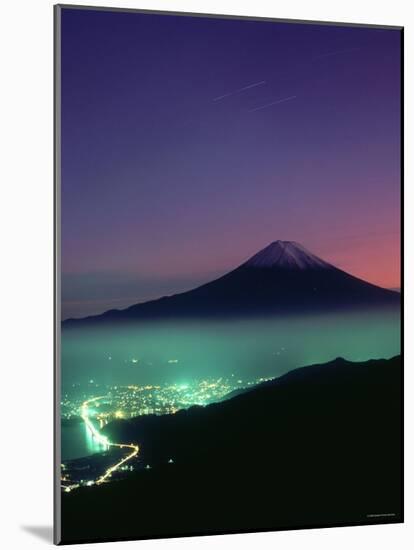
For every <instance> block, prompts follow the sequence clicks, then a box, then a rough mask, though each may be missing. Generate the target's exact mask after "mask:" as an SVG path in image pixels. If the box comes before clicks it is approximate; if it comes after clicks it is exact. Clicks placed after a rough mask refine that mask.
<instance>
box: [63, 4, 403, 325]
mask: <svg viewBox="0 0 414 550" xmlns="http://www.w3.org/2000/svg"><path fill="white" fill-rule="evenodd" d="M399 110H400V32H399V31H398V30H391V29H388V30H382V29H363V28H351V27H343V28H341V27H336V26H321V25H307V24H286V23H275V22H258V21H251V20H247V21H246V20H244V21H236V20H229V19H227V20H219V19H211V18H210V19H209V18H197V17H178V16H159V15H150V14H145V15H143V14H136V13H122V12H103V11H93V10H91V11H89V10H76V9H64V10H63V14H62V300H63V303H62V315H63V318H65V317H69V316H75V317H79V316H84V315H87V314H92V313H98V312H102V311H104V310H106V309H109V308H113V307H125V306H127V305H130V304H132V303H136V302H139V301H143V300H146V299H149V298H153V297H158V296H160V295H163V294H169V293H173V292H177V291H182V290H187V289H189V288H191V287H194V286H196V285H198V284H200V283H203V282H206V281H208V280H211V279H212V278H215V277H216V276H218V275H220V274H222V273H224V272H226V271H228V270H230V269H233V268H234V267H236V266H237V265H238V264H240V263H241V262H243V261H244V260H246V259H247V258H248V257H249V256H251V255H253V254H254V253H255V252H257V251H258V250H260V249H261V248H263V247H265V246H266V245H268V244H269V243H270V242H272V241H274V240H277V239H283V240H295V241H298V242H300V243H302V244H303V245H304V246H306V247H307V248H309V249H310V250H311V251H312V252H314V253H315V254H317V255H319V256H321V257H322V258H323V259H325V260H326V261H329V262H331V263H333V264H335V265H336V266H338V267H340V268H342V269H344V270H346V271H348V272H351V273H352V274H354V275H357V276H359V277H361V278H364V279H366V280H368V281H370V282H373V283H376V284H379V285H381V286H385V287H394V288H395V287H399V286H400V272H399V261H400V241H399V230H400V117H399Z"/></svg>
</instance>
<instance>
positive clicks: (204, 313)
mask: <svg viewBox="0 0 414 550" xmlns="http://www.w3.org/2000/svg"><path fill="white" fill-rule="evenodd" d="M399 301H400V295H399V294H398V293H397V292H394V291H391V290H387V289H384V288H380V287H378V286H375V285H373V284H371V283H368V282H366V281H363V280H361V279H358V278H357V277H354V276H352V275H350V274H348V273H346V272H344V271H342V270H341V269H338V268H336V267H335V266H333V265H331V264H329V263H328V262H325V261H324V260H322V259H321V258H318V257H317V256H315V255H314V254H312V253H311V252H309V251H308V250H306V248H305V247H303V246H302V245H300V244H298V243H295V242H292V241H275V242H273V243H271V244H270V245H269V246H267V247H266V248H264V249H263V250H261V251H260V252H258V253H257V254H255V255H254V256H253V257H251V258H250V259H249V260H247V261H246V262H245V263H243V264H242V265H240V266H239V267H237V268H236V269H234V270H233V271H231V272H229V273H227V274H226V275H224V276H222V277H220V278H218V279H216V280H214V281H211V282H209V283H207V284H204V285H202V286H200V287H198V288H195V289H193V290H189V291H187V292H183V293H181V294H175V295H173V296H165V297H162V298H159V299H158V300H152V301H149V302H145V303H141V304H136V305H133V306H130V307H129V308H127V309H124V310H109V311H107V312H105V313H103V314H102V315H97V316H94V317H88V318H85V319H84V320H68V321H65V322H64V325H65V326H68V325H71V324H77V323H79V322H82V321H86V322H88V323H94V322H102V321H108V322H112V321H129V320H139V319H166V318H183V317H184V318H186V317H200V318H206V317H207V318H208V317H229V316H230V317H242V316H249V315H250V316H251V315H259V316H262V315H275V314H278V313H283V314H286V313H302V312H315V311H323V310H340V309H343V308H350V307H369V306H378V305H381V306H384V305H393V304H399Z"/></svg>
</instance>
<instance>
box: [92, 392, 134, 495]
mask: <svg viewBox="0 0 414 550" xmlns="http://www.w3.org/2000/svg"><path fill="white" fill-rule="evenodd" d="M105 397H106V396H105V395H103V396H101V397H93V398H92V399H88V400H87V401H84V402H83V403H82V407H81V417H82V419H83V421H84V422H85V424H86V426H87V427H88V429H89V430H90V431H91V433H92V436H93V437H94V438H95V439H96V441H98V443H101V444H102V445H106V446H108V447H118V448H119V449H131V452H130V453H129V454H128V455H127V456H126V457H124V458H123V459H122V460H120V461H119V462H117V463H116V464H114V465H113V466H111V467H110V468H108V469H107V470H106V471H105V473H104V474H102V475H101V477H99V478H98V479H97V480H96V484H97V485H99V484H101V483H103V482H104V481H106V480H107V479H108V478H109V477H111V475H112V474H113V472H115V471H116V470H117V469H118V468H119V467H120V466H122V465H123V464H125V462H128V460H131V458H134V456H137V454H138V452H139V447H138V445H133V444H132V443H131V444H129V445H128V444H125V443H112V442H111V441H109V439H108V438H107V437H106V436H104V435H102V434H101V433H100V431H99V430H97V429H96V428H95V426H94V425H93V424H92V422H91V420H90V418H89V411H88V407H89V405H90V404H91V403H94V402H96V401H99V400H100V399H105Z"/></svg>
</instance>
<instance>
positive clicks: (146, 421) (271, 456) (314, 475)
mask: <svg viewBox="0 0 414 550" xmlns="http://www.w3.org/2000/svg"><path fill="white" fill-rule="evenodd" d="M401 384H402V381H401V360H400V357H399V356H398V357H394V358H393V359H389V360H373V361H367V362H364V363H350V362H348V361H345V360H344V359H336V360H335V361H332V362H331V363H328V364H325V365H315V366H311V367H305V368H301V369H297V370H295V371H292V372H290V373H288V374H286V375H284V376H282V377H280V378H278V379H276V380H273V381H270V382H267V383H264V384H261V385H260V386H258V387H256V388H254V389H252V390H250V391H247V392H245V393H243V394H241V395H238V396H236V397H234V398H232V399H230V400H228V401H224V402H220V403H217V404H214V405H209V406H206V407H192V408H190V409H188V410H185V411H180V412H178V413H176V414H175V415H166V416H160V417H157V416H146V417H138V418H134V419H130V420H127V421H116V422H113V423H111V424H109V425H108V426H107V427H106V433H107V435H109V436H110V437H111V438H113V439H114V440H117V441H124V442H130V441H134V442H137V443H139V445H140V458H141V464H142V466H144V465H145V464H150V465H151V469H150V470H146V469H142V470H139V471H137V472H135V473H133V474H131V476H130V477H129V478H128V479H126V480H123V481H114V482H112V483H109V484H106V485H103V486H99V487H91V488H84V489H79V490H78V491H74V492H73V493H70V494H63V495H62V518H63V525H62V532H63V538H64V541H65V542H76V541H79V540H91V541H93V540H96V539H99V538H100V539H110V540H111V539H115V538H124V539H127V538H148V537H164V536H179V535H191V534H213V533H222V532H243V531H260V530H276V529H286V528H295V527H312V526H329V525H347V524H369V523H378V522H380V523H381V522H383V523H390V522H400V521H402V464H401V463H402V409H401V393H402V385H401ZM170 459H173V463H169V461H170Z"/></svg>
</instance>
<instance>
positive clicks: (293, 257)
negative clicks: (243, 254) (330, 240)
mask: <svg viewBox="0 0 414 550" xmlns="http://www.w3.org/2000/svg"><path fill="white" fill-rule="evenodd" d="M243 265H244V266H245V267H258V268H279V269H300V270H305V269H332V268H333V266H332V265H331V264H328V263H327V262H325V261H323V260H321V258H318V257H317V256H315V255H314V254H312V252H309V250H306V248H305V247H304V246H302V245H301V244H299V243H296V242H294V241H274V242H273V243H271V244H269V246H267V247H266V248H263V250H260V252H258V253H257V254H255V255H254V256H252V257H251V258H250V260H248V261H247V262H246V263H245V264H243Z"/></svg>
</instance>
